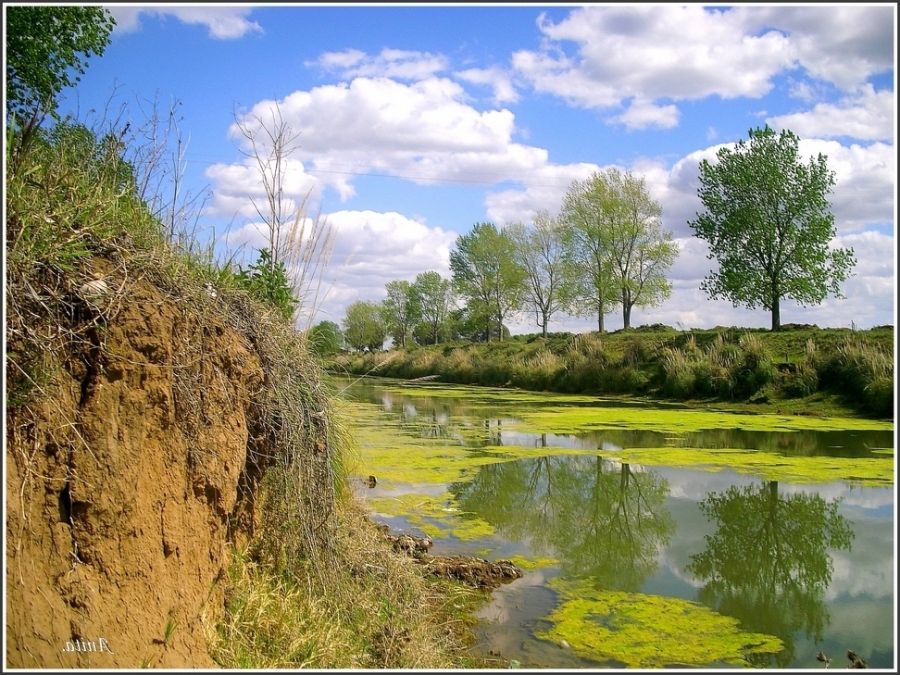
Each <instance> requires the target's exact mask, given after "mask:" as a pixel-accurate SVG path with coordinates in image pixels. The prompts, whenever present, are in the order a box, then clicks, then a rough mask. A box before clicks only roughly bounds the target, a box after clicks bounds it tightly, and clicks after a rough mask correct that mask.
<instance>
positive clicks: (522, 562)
mask: <svg viewBox="0 0 900 675" xmlns="http://www.w3.org/2000/svg"><path fill="white" fill-rule="evenodd" d="M507 560H509V561H510V562H511V563H512V564H513V565H516V566H517V567H520V568H522V569H523V570H526V571H530V570H537V569H541V568H543V567H553V566H554V565H558V564H559V560H557V559H556V558H545V557H537V558H534V557H532V558H526V557H525V556H522V555H514V556H510V557H509V558H507Z"/></svg>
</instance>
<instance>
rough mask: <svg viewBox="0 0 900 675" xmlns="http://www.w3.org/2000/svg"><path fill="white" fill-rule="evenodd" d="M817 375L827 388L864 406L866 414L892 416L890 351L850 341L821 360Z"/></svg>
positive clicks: (892, 397)
mask: <svg viewBox="0 0 900 675" xmlns="http://www.w3.org/2000/svg"><path fill="white" fill-rule="evenodd" d="M818 375H819V378H820V380H821V381H822V383H823V384H824V385H825V386H829V387H833V388H835V389H837V390H838V391H840V392H841V393H842V394H843V395H844V396H846V397H849V398H851V399H854V400H856V401H859V402H861V403H862V405H863V407H864V408H865V409H866V410H869V411H870V412H872V413H874V414H876V415H879V416H884V417H888V416H890V415H892V414H893V411H894V359H893V357H892V356H891V354H890V352H889V351H888V350H887V349H885V348H882V347H879V346H877V345H872V344H867V343H864V342H862V341H861V340H859V339H847V340H845V341H844V342H842V343H841V344H839V345H838V346H837V349H835V351H834V352H833V353H831V354H830V355H828V356H827V357H822V358H820V359H819V368H818Z"/></svg>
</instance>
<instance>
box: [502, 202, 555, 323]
mask: <svg viewBox="0 0 900 675" xmlns="http://www.w3.org/2000/svg"><path fill="white" fill-rule="evenodd" d="M508 230H509V232H510V236H511V237H512V238H513V241H514V242H515V245H516V248H515V252H516V260H517V261H518V263H519V265H520V266H521V267H522V269H523V270H524V271H525V278H526V282H527V283H526V285H525V302H526V304H528V305H530V306H531V308H532V309H533V310H534V317H535V322H536V323H537V325H538V327H539V328H540V329H541V332H542V334H543V336H544V337H547V325H548V324H549V323H550V318H551V317H552V316H553V314H554V313H555V312H556V311H558V310H559V309H560V308H561V305H562V299H563V297H564V294H563V291H565V287H564V284H563V282H564V265H565V259H564V255H563V253H564V252H563V230H562V226H561V225H560V223H559V221H558V220H556V219H555V218H551V217H550V214H549V213H547V212H546V211H539V212H538V213H537V215H536V216H535V218H534V224H533V226H532V227H525V226H524V225H513V226H511V227H510V228H508Z"/></svg>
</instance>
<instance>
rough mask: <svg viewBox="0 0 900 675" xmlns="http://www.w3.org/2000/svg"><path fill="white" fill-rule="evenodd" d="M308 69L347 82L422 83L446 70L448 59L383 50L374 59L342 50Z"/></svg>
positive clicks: (423, 53) (419, 53)
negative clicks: (385, 79)
mask: <svg viewBox="0 0 900 675" xmlns="http://www.w3.org/2000/svg"><path fill="white" fill-rule="evenodd" d="M307 65H317V66H319V67H321V68H323V69H324V70H326V71H328V72H336V73H338V74H339V75H340V77H341V78H342V79H348V80H349V79H353V78H356V77H390V78H394V79H398V80H425V79H428V78H429V77H433V76H434V75H436V74H437V73H440V72H442V71H445V70H447V59H446V58H444V57H443V56H441V55H440V54H431V53H429V52H417V51H406V50H403V49H382V50H381V52H380V53H379V54H377V55H374V56H370V55H368V54H366V53H365V52H361V51H360V50H358V49H345V50H344V51H340V52H326V53H324V54H322V55H321V56H320V57H319V58H318V59H317V60H315V61H312V62H307Z"/></svg>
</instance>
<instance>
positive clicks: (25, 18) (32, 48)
mask: <svg viewBox="0 0 900 675" xmlns="http://www.w3.org/2000/svg"><path fill="white" fill-rule="evenodd" d="M114 25H115V19H114V18H113V17H112V15H111V14H110V13H109V12H108V11H107V10H105V9H103V8H102V7H62V6H51V5H47V6H25V7H9V8H7V10H6V114H7V118H13V117H15V118H17V119H18V120H19V121H20V123H23V122H24V123H28V120H37V119H39V118H40V117H41V116H43V115H44V114H46V113H48V112H53V111H54V110H55V109H56V103H57V100H56V98H57V96H58V95H59V92H60V91H62V90H63V89H64V88H66V87H71V86H72V85H74V84H75V83H77V82H78V80H79V79H80V77H81V75H82V74H84V71H85V67H86V65H87V59H88V58H89V57H90V56H91V55H97V56H99V55H101V54H103V52H104V50H105V49H106V46H107V45H108V44H109V36H110V33H111V32H112V29H113V26H114ZM32 124H34V121H32Z"/></svg>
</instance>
